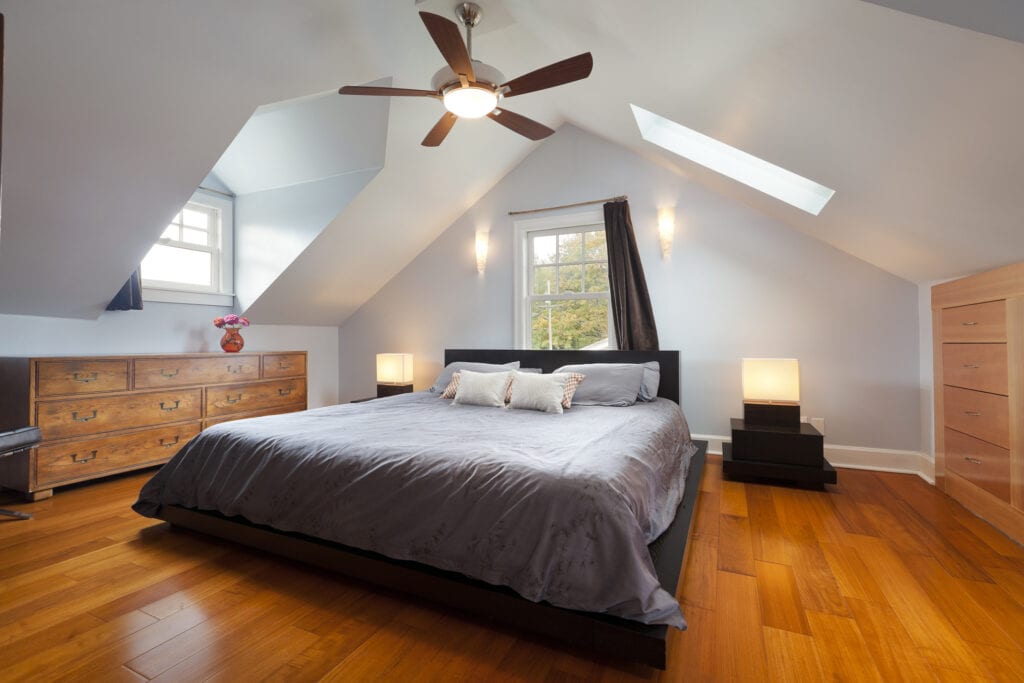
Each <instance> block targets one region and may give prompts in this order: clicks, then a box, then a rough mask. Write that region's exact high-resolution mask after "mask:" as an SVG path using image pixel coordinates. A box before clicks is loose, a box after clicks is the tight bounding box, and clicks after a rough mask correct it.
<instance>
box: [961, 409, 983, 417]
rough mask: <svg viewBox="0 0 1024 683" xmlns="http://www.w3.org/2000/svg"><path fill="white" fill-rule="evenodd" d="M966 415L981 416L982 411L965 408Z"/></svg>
mask: <svg viewBox="0 0 1024 683" xmlns="http://www.w3.org/2000/svg"><path fill="white" fill-rule="evenodd" d="M964 415H966V416H968V417H981V413H980V412H979V411H977V410H965V411H964Z"/></svg>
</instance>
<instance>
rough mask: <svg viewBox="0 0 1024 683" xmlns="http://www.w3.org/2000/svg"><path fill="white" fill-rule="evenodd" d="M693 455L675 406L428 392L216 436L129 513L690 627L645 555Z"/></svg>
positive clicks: (202, 441)
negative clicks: (540, 408)
mask: <svg viewBox="0 0 1024 683" xmlns="http://www.w3.org/2000/svg"><path fill="white" fill-rule="evenodd" d="M694 450H695V448H694V447H693V444H692V443H691V442H690V435H689V429H688V427H687V425H686V421H685V419H684V417H683V414H682V411H681V410H680V409H679V406H677V405H676V404H675V403H673V402H671V401H667V400H665V399H658V400H657V401H654V402H652V403H638V404H636V405H634V406H630V407H625V408H611V407H601V406H574V407H573V408H571V409H570V410H567V411H566V412H565V413H563V414H561V415H556V414H549V413H539V412H534V411H527V410H510V409H500V408H484V407H478V406H467V405H452V402H451V401H449V400H445V399H441V398H438V396H437V394H430V393H426V392H421V393H414V394H406V395H403V396H396V397H392V398H388V399H383V400H378V401H370V402H367V403H358V404H347V405H338V406H331V407H327V408H319V409H315V410H309V411H305V412H300V413H291V414H288V415H275V416H271V417H260V418H254V419H248V420H239V421H235V422H229V423H224V424H220V425H216V426H213V427H211V428H209V429H208V430H206V431H204V432H202V433H201V434H200V435H199V436H197V437H195V438H194V439H192V441H190V442H189V443H188V444H187V445H186V446H185V447H184V448H183V449H182V450H181V451H180V452H179V453H178V454H177V455H176V456H175V457H174V458H173V459H172V460H171V461H170V462H169V463H167V465H165V466H164V467H163V468H162V469H161V470H160V471H159V472H158V473H157V474H156V476H154V477H153V479H152V480H150V481H149V482H148V483H147V484H146V485H145V486H144V487H143V489H142V491H141V493H140V496H139V500H138V502H136V503H135V506H134V509H135V510H136V511H137V512H139V513H140V514H143V515H147V516H153V515H155V514H156V513H157V512H158V511H159V509H160V506H161V505H164V504H173V505H180V506H184V507H189V508H195V509H199V510H216V511H217V512H220V513H222V514H224V515H228V516H233V515H241V516H242V517H244V518H246V519H247V520H249V521H251V522H255V523H257V524H265V525H268V526H271V527H274V528H276V529H279V530H282V531H296V532H300V533H303V534H306V535H309V536H314V537H317V538H322V539H327V540H331V541H336V542H338V543H342V544H345V545H348V546H353V547H356V548H362V549H365V550H371V551H375V552H378V553H381V554H383V555H386V556H388V557H391V558H395V559H401V560H413V561H416V562H422V563H424V564H429V565H432V566H434V567H438V568H441V569H447V570H451V571H455V572H459V573H462V574H465V575H467V576H470V577H473V578H476V579H480V580H482V581H486V582H488V583H491V584H499V585H504V586H509V587H511V588H512V589H514V590H515V591H517V592H518V593H519V594H520V595H522V596H523V597H526V598H528V599H530V600H533V601H547V602H549V603H551V604H553V605H557V606H560V607H567V608H571V609H578V610H585V611H588V612H606V613H609V614H613V615H616V616H620V617H624V618H627V619H632V620H635V621H641V622H644V623H652V624H669V625H672V626H676V627H680V628H683V627H684V625H685V624H684V621H683V616H682V613H681V612H680V610H679V604H678V603H677V602H676V600H675V598H674V597H673V596H672V595H670V594H669V593H668V592H666V591H665V590H663V589H662V588H661V586H660V585H659V583H658V579H657V577H656V575H655V572H654V567H653V565H652V562H651V558H650V554H649V553H648V550H647V544H648V543H650V542H651V541H653V540H654V539H655V538H657V537H658V536H659V535H660V534H661V533H662V532H663V531H664V530H665V529H666V528H667V526H668V524H669V523H670V522H671V521H672V519H673V517H674V516H675V512H676V509H677V507H678V505H679V502H680V500H681V497H682V490H683V483H684V478H685V476H686V472H687V469H688V467H689V461H690V456H691V455H692V453H693V452H694Z"/></svg>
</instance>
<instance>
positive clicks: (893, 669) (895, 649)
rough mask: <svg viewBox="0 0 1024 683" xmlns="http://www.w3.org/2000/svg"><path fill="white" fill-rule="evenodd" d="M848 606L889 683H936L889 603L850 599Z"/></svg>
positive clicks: (877, 664)
mask: <svg viewBox="0 0 1024 683" xmlns="http://www.w3.org/2000/svg"><path fill="white" fill-rule="evenodd" d="M847 603H848V604H849V605H850V611H852V612H853V618H854V620H855V621H856V622H857V629H858V630H859V631H860V633H861V636H863V638H864V643H865V645H867V648H868V651H869V652H870V653H871V659H872V661H873V662H874V665H875V668H876V669H878V672H879V673H880V674H881V675H882V679H883V680H886V681H907V682H908V683H909V682H915V683H917V682H924V681H933V680H934V679H935V676H934V674H933V673H932V671H931V669H930V668H929V666H928V664H927V663H926V662H925V661H924V659H922V657H921V654H920V652H918V649H917V646H916V645H915V643H914V641H913V640H912V639H911V637H910V635H909V634H908V633H907V631H906V629H905V628H903V625H902V624H901V623H900V619H899V617H898V616H897V615H896V613H895V612H894V611H893V610H892V608H891V607H889V605H888V604H887V603H878V602H871V601H867V600H860V599H858V598H849V599H848V600H847Z"/></svg>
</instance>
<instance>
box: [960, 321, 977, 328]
mask: <svg viewBox="0 0 1024 683" xmlns="http://www.w3.org/2000/svg"><path fill="white" fill-rule="evenodd" d="M960 324H961V325H963V326H964V327H973V326H974V325H977V324H978V323H977V321H973V320H972V321H971V322H966V323H960Z"/></svg>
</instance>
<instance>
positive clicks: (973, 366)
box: [964, 363, 981, 370]
mask: <svg viewBox="0 0 1024 683" xmlns="http://www.w3.org/2000/svg"><path fill="white" fill-rule="evenodd" d="M964 367H965V368H967V369H969V370H977V369H978V368H980V367H981V366H980V365H977V364H976V363H964Z"/></svg>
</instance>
